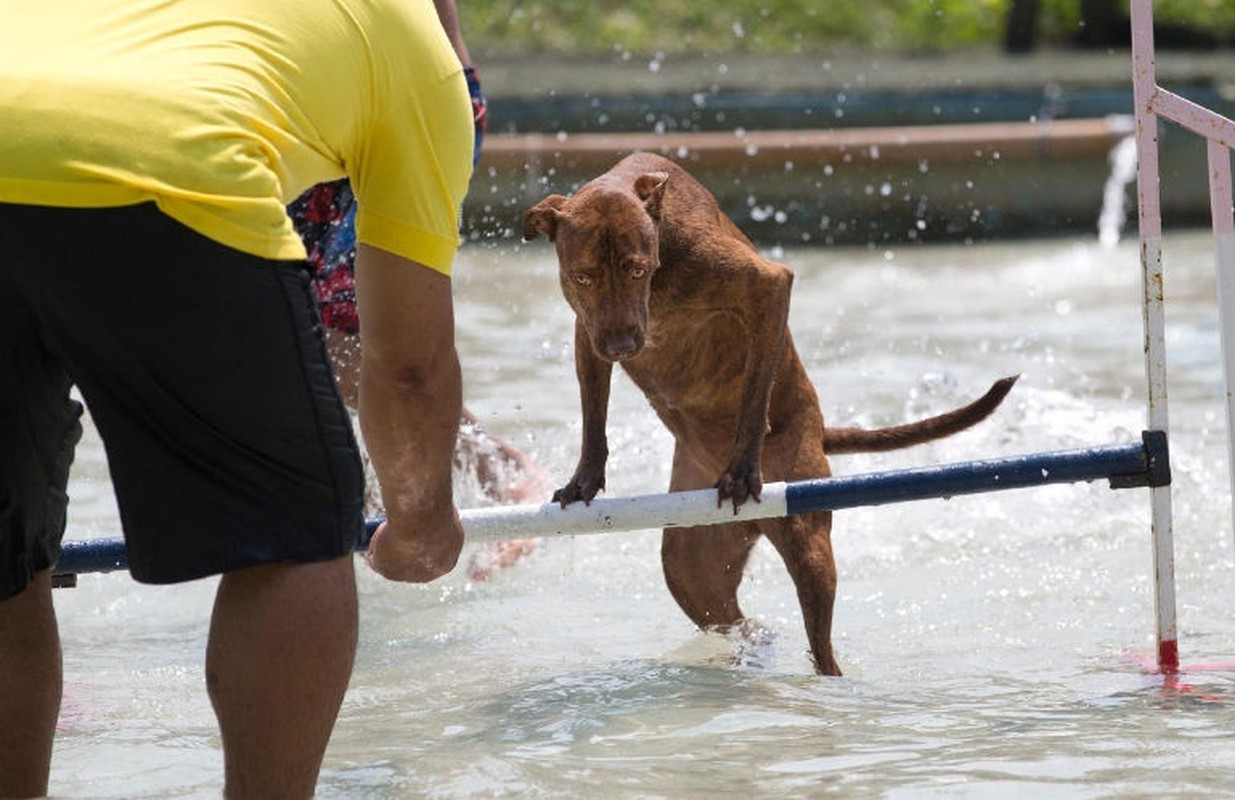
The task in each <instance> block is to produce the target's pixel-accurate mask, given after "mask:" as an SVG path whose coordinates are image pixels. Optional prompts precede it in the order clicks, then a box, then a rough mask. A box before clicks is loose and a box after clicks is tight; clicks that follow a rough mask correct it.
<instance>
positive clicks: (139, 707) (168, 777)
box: [52, 234, 1235, 798]
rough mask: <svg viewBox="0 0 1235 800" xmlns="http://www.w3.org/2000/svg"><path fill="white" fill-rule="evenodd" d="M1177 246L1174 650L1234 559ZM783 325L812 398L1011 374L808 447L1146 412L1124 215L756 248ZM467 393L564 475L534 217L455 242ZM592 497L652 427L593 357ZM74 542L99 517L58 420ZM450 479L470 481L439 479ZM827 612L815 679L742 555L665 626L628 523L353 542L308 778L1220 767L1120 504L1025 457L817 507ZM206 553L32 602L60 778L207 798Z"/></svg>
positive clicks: (1190, 249)
mask: <svg viewBox="0 0 1235 800" xmlns="http://www.w3.org/2000/svg"><path fill="white" fill-rule="evenodd" d="M1208 248H1209V240H1208V238H1207V237H1206V236H1203V235H1199V234H1182V235H1179V234H1177V235H1175V236H1168V237H1167V239H1166V241H1165V245H1164V259H1165V262H1166V267H1167V313H1168V357H1169V365H1168V368H1169V370H1170V376H1171V383H1170V399H1171V413H1172V421H1173V426H1172V439H1171V444H1172V466H1173V469H1174V477H1175V483H1174V488H1173V493H1174V501H1175V511H1176V526H1175V530H1176V548H1177V565H1176V569H1177V576H1178V584H1179V605H1180V608H1179V614H1180V648H1181V657H1182V659H1183V661H1184V663H1185V664H1188V663H1197V662H1213V661H1224V660H1226V661H1235V619H1233V615H1232V613H1231V611H1232V608H1233V607H1235V575H1233V564H1232V531H1231V520H1230V506H1229V498H1228V490H1227V485H1228V483H1227V477H1226V476H1227V467H1226V457H1225V446H1226V445H1225V435H1226V434H1225V426H1224V422H1223V419H1224V417H1223V409H1222V407H1221V401H1222V396H1223V389H1222V386H1221V375H1220V366H1219V365H1220V361H1219V358H1218V342H1217V317H1216V311H1215V309H1214V280H1213V266H1212V256H1211V255H1210V253H1209V249H1208ZM778 255H779V257H780V258H781V259H782V260H783V261H785V262H786V263H788V264H790V265H792V266H793V267H794V268H795V270H796V272H797V276H798V277H797V282H796V285H795V294H794V300H793V308H792V325H793V328H794V335H795V339H796V342H797V346H798V348H799V350H800V351H801V353H802V356H803V358H804V359H805V360H806V361H807V364H808V367H809V369H810V372H811V375H812V377H813V378H814V379H815V381H816V383H817V386H818V388H819V390H820V395H821V398H822V402H823V406H824V413H825V415H826V416H827V418H828V419H829V420H830V421H832V422H835V423H838V424H845V423H854V422H857V423H862V424H872V425H874V424H887V423H891V422H896V421H900V420H903V419H906V418H909V417H916V416H920V415H924V414H928V413H932V412H935V411H939V410H943V409H946V408H949V407H951V406H953V405H956V404H959V403H961V402H964V401H967V400H969V399H972V398H973V397H975V396H977V395H978V394H980V393H981V392H982V391H983V390H984V389H985V387H986V386H987V385H989V383H990V381H992V380H993V379H995V378H997V377H1000V376H1003V375H1007V374H1012V373H1021V374H1022V375H1023V377H1022V379H1021V381H1020V383H1018V384H1017V386H1016V388H1015V389H1014V390H1013V393H1012V395H1011V396H1010V397H1009V399H1008V401H1007V402H1006V404H1005V406H1004V407H1003V408H1002V409H1001V410H1000V411H999V412H998V413H997V414H996V415H995V417H993V418H992V419H991V420H990V421H988V422H986V423H984V424H983V425H982V426H981V427H980V428H977V429H975V430H972V431H969V432H966V433H964V434H962V435H959V436H956V437H953V438H951V439H948V440H946V441H943V442H938V443H934V444H931V445H927V446H923V447H920V448H916V449H913V450H907V451H902V452H899V453H890V454H884V455H879V456H861V457H854V456H850V457H843V458H835V459H833V468H834V469H835V471H836V472H838V473H848V474H852V473H855V472H861V471H867V470H874V469H888V468H896V467H902V466H914V465H924V464H932V463H938V462H947V461H959V460H965V459H970V458H982V457H992V456H1002V455H1014V454H1021V453H1031V452H1039V451H1043V450H1056V449H1064V448H1070V447H1076V446H1080V445H1085V444H1107V443H1111V442H1116V441H1119V442H1124V441H1134V440H1136V439H1138V438H1139V435H1140V431H1141V429H1142V427H1143V426H1144V418H1145V412H1144V400H1143V397H1144V377H1143V366H1142V360H1141V333H1140V313H1141V312H1140V301H1139V287H1138V280H1139V265H1138V263H1137V250H1136V244H1135V242H1132V243H1123V244H1119V245H1117V246H1115V247H1113V248H1111V249H1107V248H1104V247H1102V246H1099V244H1098V242H1097V241H1077V240H1060V241H1051V242H1040V243H1018V244H1014V245H995V246H973V247H913V248H899V249H894V250H886V251H885V250H826V249H801V250H788V251H785V252H783V253H780V254H778ZM457 276H458V278H457V289H456V297H457V301H458V308H459V314H458V317H459V326H460V327H459V340H460V351H461V355H462V358H463V362H464V371H465V382H466V395H467V402H468V404H469V405H470V406H471V407H472V408H473V410H475V411H476V412H477V414H478V416H479V417H480V418H481V420H482V422H483V423H484V424H486V425H488V426H489V427H490V428H492V429H493V430H495V431H497V432H499V433H501V434H503V435H504V436H505V437H506V438H508V439H510V440H511V441H513V442H514V443H516V444H517V445H519V446H520V447H521V448H523V449H524V450H525V451H527V452H528V453H529V454H531V455H533V456H534V457H535V458H536V459H537V460H538V461H539V463H540V464H541V465H542V466H543V467H544V468H545V469H546V470H547V471H548V472H549V473H550V474H551V476H552V480H553V482H554V484H555V485H558V484H560V483H562V482H564V481H565V480H566V479H567V478H568V477H569V475H570V473H571V471H572V470H573V467H574V462H575V459H576V457H577V455H578V446H579V444H578V438H579V411H578V400H577V395H576V388H575V382H574V374H573V361H572V356H571V344H570V343H571V330H572V320H571V318H570V316H569V312H568V310H567V308H566V306H565V304H564V303H563V302H562V301H561V300H560V298H559V296H558V290H557V283H556V282H557V278H556V265H555V263H554V260H553V256H552V252H551V250H549V249H548V248H547V247H545V246H530V245H525V246H516V245H513V244H511V245H509V246H504V247H496V248H489V247H480V246H476V245H470V246H468V247H467V248H465V250H464V254H463V256H462V258H461V261H460V263H459V266H458V269H457ZM610 448H611V450H612V456H611V458H610V463H609V469H608V484H609V492H610V494H613V495H619V494H636V493H648V492H659V491H663V489H664V487H665V486H666V485H667V481H668V472H669V467H668V464H669V457H670V453H671V450H672V446H671V442H670V440H669V438H668V436H667V434H665V433H664V432H663V431H662V430H661V429H660V428H659V426H658V423H657V421H656V419H655V417H654V415H653V414H652V412H651V411H650V410H649V409H648V408H647V406H646V404H645V403H644V401H643V400H642V398H641V397H640V396H639V395H638V393H637V392H636V391H635V390H634V389H633V388H632V387H631V385H630V384H629V382H628V381H626V380H625V379H624V378H623V379H619V380H618V381H617V383H616V386H615V390H614V397H613V402H612V409H611V412H610ZM72 492H73V497H74V502H73V505H72V508H71V517H70V531H71V534H70V535H71V537H72V538H92V537H97V536H103V535H114V534H115V533H117V532H118V531H119V523H118V521H117V519H116V514H115V510H114V504H113V503H112V502H111V500H110V495H109V488H108V486H107V483H106V471H105V468H104V465H103V461H102V451H101V447H100V445H99V444H98V441H97V438H96V437H94V436H93V435H92V434H88V436H87V439H86V441H85V442H84V443H83V446H82V448H81V450H80V452H79V460H78V465H77V468H76V472H75V475H74V480H73V487H72ZM459 500H460V504H461V505H463V506H470V505H475V504H477V503H479V502H482V501H481V500H480V499H479V496H478V493H477V491H476V490H475V488H474V487H473V486H472V485H471V484H470V483H469V482H464V483H463V485H462V486H461V490H460V498H459ZM833 536H834V542H835V547H836V554H837V559H838V566H839V571H840V589H839V596H838V602H837V609H836V621H835V641H836V647H837V653H838V658H839V661H840V664H841V667H842V668H843V669H844V670H845V673H846V675H845V677H844V678H839V679H836V678H821V677H818V676H816V675H814V674H813V672H812V671H811V668H810V663H809V660H808V658H807V648H806V641H805V635H804V633H803V631H802V629H801V619H800V612H799V610H798V608H797V603H796V600H795V598H794V594H793V590H792V588H791V586H790V583H789V580H788V578H787V576H786V575H785V574H784V571H783V567H782V566H781V564H780V562H779V561H778V559H777V558H776V556H775V554H774V553H773V551H772V549H771V548H770V547H767V546H763V545H761V546H760V547H759V548H758V549H757V550H756V553H755V557H754V559H753V561H752V564H751V567H750V570H749V575H748V577H747V579H746V582H745V583H744V585H743V589H742V595H741V597H742V602H743V605H744V607H745V609H746V611H747V612H748V613H749V614H750V615H751V616H753V617H755V618H757V619H758V620H759V621H760V622H761V623H762V624H763V626H764V628H765V632H764V634H763V635H762V636H755V637H751V638H749V639H736V638H735V639H730V638H725V637H722V636H718V635H705V634H701V633H699V632H698V631H696V630H695V629H694V628H693V627H692V626H691V625H690V623H689V622H688V621H687V620H686V618H685V617H684V616H683V615H682V614H681V612H679V611H678V609H677V607H676V606H675V604H674V603H673V601H672V600H671V599H670V597H669V595H668V592H667V591H666V589H665V587H664V584H663V580H662V578H661V574H660V565H659V557H658V548H659V537H658V534H657V533H656V532H652V531H647V532H637V533H631V534H610V535H605V536H589V537H577V538H574V539H562V540H554V541H545V542H542V544H541V546H540V547H539V548H538V549H537V550H536V552H534V553H533V554H532V555H531V556H529V557H528V558H526V559H525V560H524V561H523V562H521V563H520V564H518V565H517V566H515V567H514V568H512V569H510V570H508V571H506V572H504V573H501V574H499V575H498V576H497V577H496V578H495V579H494V580H493V581H491V582H489V583H486V584H476V583H471V582H469V581H468V579H467V577H466V574H465V570H463V569H462V568H460V569H458V570H456V571H455V572H454V573H452V574H451V575H450V576H448V577H446V578H444V579H442V580H440V581H438V582H435V583H433V584H431V585H429V586H420V587H418V586H404V585H395V584H388V583H385V582H383V581H382V580H381V579H379V578H377V577H375V576H373V575H372V574H371V573H369V572H368V571H367V569H366V568H365V567H364V566H363V565H362V564H359V563H358V567H359V569H360V572H361V581H360V590H361V595H362V597H361V603H362V612H361V613H362V632H361V642H360V651H359V656H358V662H357V666H356V671H355V674H354V677H353V680H352V688H351V691H350V693H349V694H348V697H347V700H346V702H345V705H344V707H343V711H342V715H341V718H340V720H339V724H338V726H337V728H336V731H335V736H334V739H333V741H332V743H331V747H330V750H329V752H328V754H327V758H326V764H325V769H324V772H323V774H322V781H321V786H320V795H321V796H322V797H328V798H330V797H337V798H357V797H364V798H370V797H371V798H402V797H441V798H456V797H494V796H532V797H563V798H577V797H623V798H626V797H629V798H660V797H666V798H668V797H672V798H695V797H699V798H703V797H709V798H710V797H729V796H733V797H760V796H817V795H820V796H821V795H827V794H836V795H840V796H854V797H886V798H919V797H1005V796H1010V795H1017V794H1019V795H1021V796H1034V797H1037V796H1072V797H1110V796H1149V795H1153V796H1177V797H1185V796H1186V797H1197V796H1225V795H1227V794H1228V793H1229V791H1230V787H1231V786H1232V785H1235V766H1233V762H1232V758H1231V753H1232V749H1231V747H1232V744H1231V742H1232V738H1233V737H1235V714H1232V704H1233V703H1235V688H1233V687H1232V681H1233V680H1235V673H1233V672H1213V673H1195V674H1189V675H1187V676H1186V681H1185V682H1184V684H1183V685H1179V686H1166V685H1164V683H1163V681H1162V679H1161V678H1159V677H1156V676H1153V675H1147V674H1145V673H1143V672H1142V670H1141V668H1140V666H1139V665H1138V663H1137V662H1136V661H1135V659H1136V658H1137V657H1140V656H1145V655H1148V654H1151V653H1152V652H1153V607H1152V606H1153V593H1152V562H1151V555H1150V538H1149V498H1148V493H1147V492H1145V491H1144V490H1124V491H1113V490H1111V489H1109V488H1107V487H1106V486H1105V484H1100V483H1099V484H1089V485H1077V486H1051V487H1043V488H1039V489H1026V490H1019V491H1015V492H1008V493H1002V494H991V495H981V496H974V497H966V498H957V499H954V500H948V501H944V500H933V501H922V502H916V503H911V504H904V505H898V506H886V507H881V508H874V509H857V510H852V511H845V512H840V513H838V514H837V515H836V522H835V528H834V533H833ZM213 588H214V582H213V581H200V582H197V583H193V584H188V585H184V586H178V587H143V586H139V585H137V584H135V583H133V582H132V581H131V580H130V579H129V578H128V577H127V576H124V575H102V576H99V575H91V576H83V577H82V579H81V581H80V585H79V586H78V588H76V589H71V590H59V591H58V593H57V595H56V599H57V603H58V610H59V613H60V618H61V624H62V631H63V637H64V647H65V659H66V668H65V672H66V682H67V688H66V699H65V709H64V715H63V719H62V722H61V733H60V737H59V739H58V741H57V749H56V763H55V768H54V772H53V776H52V791H53V793H54V794H56V795H57V796H66V797H75V796H91V797H95V796H108V797H160V798H165V797H215V796H218V794H219V790H220V786H221V783H220V774H221V755H220V751H219V744H218V738H217V735H216V732H215V726H214V718H213V715H212V714H211V711H210V707H209V703H208V701H207V700H206V696H205V692H204V686H203V681H202V674H201V662H202V657H203V655H202V654H203V649H204V643H205V634H206V624H207V615H208V613H209V607H210V602H211V599H212V593H213Z"/></svg>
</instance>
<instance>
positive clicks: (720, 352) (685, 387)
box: [621, 312, 752, 416]
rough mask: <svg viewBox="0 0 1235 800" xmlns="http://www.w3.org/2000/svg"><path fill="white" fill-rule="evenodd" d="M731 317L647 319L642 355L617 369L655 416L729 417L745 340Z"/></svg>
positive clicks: (742, 371)
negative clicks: (646, 332)
mask: <svg viewBox="0 0 1235 800" xmlns="http://www.w3.org/2000/svg"><path fill="white" fill-rule="evenodd" d="M742 330H743V326H742V325H741V324H740V322H738V321H737V320H735V319H734V317H733V316H732V315H731V314H727V313H725V312H713V313H709V314H707V315H706V316H702V315H701V316H700V317H699V318H696V319H694V320H683V319H669V320H663V319H657V318H656V317H653V318H652V319H650V320H649V325H648V339H647V344H646V345H645V347H644V349H643V351H642V352H641V353H640V354H639V355H638V356H636V357H634V358H632V359H629V360H627V361H623V362H622V364H621V366H622V368H623V369H624V370H625V372H626V374H627V375H628V376H629V377H630V378H631V380H632V381H633V382H634V383H635V385H636V386H638V387H639V389H640V390H641V391H642V392H643V394H644V395H645V396H646V397H647V399H648V401H649V402H650V403H651V404H652V406H653V407H655V408H656V409H657V410H658V411H662V412H673V413H686V414H703V415H707V416H717V415H721V416H724V415H727V414H730V413H734V412H735V410H736V407H737V398H739V397H740V396H741V394H742V391H741V389H742V382H743V380H744V375H745V372H746V362H747V359H748V358H750V357H752V354H751V353H750V352H749V351H750V347H749V341H748V339H747V338H746V337H744V336H742Z"/></svg>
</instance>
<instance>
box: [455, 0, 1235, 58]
mask: <svg viewBox="0 0 1235 800" xmlns="http://www.w3.org/2000/svg"><path fill="white" fill-rule="evenodd" d="M1010 5H1011V0H806V1H805V2H804V1H803V0H627V1H626V2H623V3H620V4H610V3H599V2H596V0H460V14H461V15H462V21H463V26H464V31H465V32H466V34H467V37H468V42H469V44H470V45H471V46H472V48H473V49H475V50H477V51H479V52H489V53H529V52H558V53H566V54H579V55H598V54H606V53H615V52H616V53H630V54H650V53H655V52H664V53H682V52H699V53H727V52H757V53H758V52H762V53H802V52H820V51H826V50H828V49H829V48H833V47H837V46H854V47H871V48H876V49H882V50H892V51H909V52H912V51H948V50H954V49H958V48H966V47H975V46H998V45H999V44H1000V42H1001V41H1002V39H1003V34H1004V20H1005V17H1006V15H1007V11H1008V8H1009V6H1010ZM1039 6H1040V13H1039V23H1038V31H1039V37H1040V39H1041V41H1043V42H1045V43H1059V42H1065V41H1068V40H1069V39H1070V38H1072V37H1073V36H1074V35H1075V33H1076V32H1077V30H1078V26H1079V24H1080V0H1039ZM1123 8H1124V10H1125V12H1126V9H1127V2H1126V0H1124V2H1123ZM1154 8H1155V16H1156V17H1157V19H1158V20H1159V22H1169V23H1171V24H1175V25H1183V26H1191V27H1194V28H1197V29H1199V30H1203V31H1208V32H1211V33H1216V34H1218V35H1220V36H1225V37H1227V38H1231V37H1233V36H1235V2H1232V0H1156V2H1155V3H1154Z"/></svg>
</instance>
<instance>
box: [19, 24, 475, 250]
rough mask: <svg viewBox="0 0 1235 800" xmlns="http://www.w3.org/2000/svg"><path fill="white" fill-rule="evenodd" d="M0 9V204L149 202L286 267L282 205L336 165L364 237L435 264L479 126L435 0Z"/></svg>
mask: <svg viewBox="0 0 1235 800" xmlns="http://www.w3.org/2000/svg"><path fill="white" fill-rule="evenodd" d="M3 6H4V7H3V11H2V12H0V20H2V21H0V202H7V203H22V204H28V205H52V206H76V207H100V206H122V205H131V204H135V203H141V202H146V201H151V200H153V201H154V202H155V203H157V204H158V206H159V208H160V209H162V211H163V212H164V213H166V214H168V215H169V216H171V217H173V218H175V219H177V220H179V221H180V222H182V223H183V224H185V225H187V226H188V227H190V228H192V229H194V230H196V231H198V232H199V233H201V234H203V235H205V236H208V237H210V238H211V239H214V240H215V241H218V242H220V243H222V244H225V245H227V246H229V247H232V248H235V249H237V250H241V251H244V252H247V253H252V254H254V255H258V256H262V257H265V258H274V259H300V258H304V255H305V253H304V248H303V245H302V244H301V242H300V239H299V237H297V235H296V233H295V231H294V230H293V229H292V225H291V222H290V220H289V219H288V217H287V214H286V211H285V210H284V209H285V206H286V204H287V203H288V202H290V201H291V200H292V199H294V198H295V197H296V196H298V195H299V194H300V193H301V192H302V191H304V190H305V189H307V188H308V187H309V186H311V185H313V184H315V183H319V182H321V181H326V180H333V179H336V178H340V177H343V176H344V175H347V176H348V177H350V178H351V180H352V185H353V189H354V191H355V193H356V197H357V204H358V215H357V224H356V227H357V238H358V239H359V240H360V241H362V242H366V243H368V244H371V245H374V246H376V247H380V248H382V249H384V250H387V251H389V252H392V253H395V254H396V255H401V256H404V257H406V258H410V259H412V260H414V261H419V262H421V263H424V264H427V265H428V266H430V267H432V268H434V269H437V270H439V271H441V272H444V273H447V274H449V271H450V264H451V261H452V260H453V257H454V253H455V250H456V248H457V247H458V242H459V236H458V213H459V206H460V204H461V203H462V200H463V195H464V193H465V191H466V189H467V182H468V179H469V178H470V175H471V150H472V136H473V129H472V119H471V108H470V102H469V100H468V96H467V88H466V84H465V81H464V78H463V74H462V67H461V65H460V64H459V60H458V58H457V57H456V56H455V54H454V51H453V50H452V49H451V47H450V43H449V41H448V40H447V38H446V35H445V33H444V32H443V30H442V27H441V24H440V23H439V21H438V18H437V14H436V12H435V11H434V8H433V6H432V4H431V2H430V0H54V2H24V3H16V2H14V3H4V4H3Z"/></svg>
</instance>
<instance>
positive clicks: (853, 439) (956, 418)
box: [823, 375, 1020, 455]
mask: <svg viewBox="0 0 1235 800" xmlns="http://www.w3.org/2000/svg"><path fill="white" fill-rule="evenodd" d="M1019 377H1020V376H1019V375H1013V376H1011V377H1008V378H1000V379H999V380H997V381H995V383H994V384H992V385H991V388H990V389H988V390H987V392H986V394H984V395H982V396H981V397H979V398H978V399H977V400H974V401H973V402H972V403H970V404H969V405H967V406H962V407H961V408H958V409H956V410H954V411H949V412H947V413H946V414H940V415H939V416H937V417H928V418H926V419H923V420H918V421H917V422H910V423H907V424H905V425H893V426H891V427H889V428H876V429H875V430H866V429H864V428H827V427H825V428H824V429H823V446H824V449H825V450H826V451H827V453H828V454H829V455H833V454H843V453H880V452H883V451H885V450H899V449H901V448H902V447H912V446H913V445H915V444H923V443H924V442H929V441H932V440H934V439H942V438H943V437H945V436H951V435H952V434H954V433H959V432H960V431H963V430H965V429H966V428H969V427H971V426H973V425H976V424H978V423H979V422H981V421H982V420H984V419H986V418H987V417H989V416H990V415H991V412H992V411H994V410H995V409H996V408H998V407H999V404H1000V403H1002V402H1003V399H1004V397H1006V396H1007V395H1008V392H1009V391H1011V389H1012V384H1014V383H1016V380H1017V378H1019Z"/></svg>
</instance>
